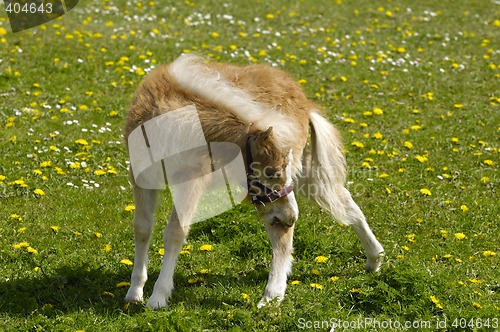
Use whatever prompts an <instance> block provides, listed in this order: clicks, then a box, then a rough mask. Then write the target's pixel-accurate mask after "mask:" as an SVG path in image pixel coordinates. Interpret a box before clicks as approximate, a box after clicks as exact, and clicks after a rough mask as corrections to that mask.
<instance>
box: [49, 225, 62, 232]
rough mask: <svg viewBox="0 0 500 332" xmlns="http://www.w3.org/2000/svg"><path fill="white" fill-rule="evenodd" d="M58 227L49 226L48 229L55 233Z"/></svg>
mask: <svg viewBox="0 0 500 332" xmlns="http://www.w3.org/2000/svg"><path fill="white" fill-rule="evenodd" d="M59 228H60V227H59V226H50V229H51V230H53V231H54V232H57V231H58V230H59Z"/></svg>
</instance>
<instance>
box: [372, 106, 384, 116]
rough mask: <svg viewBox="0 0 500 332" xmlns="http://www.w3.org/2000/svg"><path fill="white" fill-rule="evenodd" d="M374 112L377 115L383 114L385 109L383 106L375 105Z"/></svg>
mask: <svg viewBox="0 0 500 332" xmlns="http://www.w3.org/2000/svg"><path fill="white" fill-rule="evenodd" d="M373 114H375V115H382V114H384V111H383V110H382V109H381V108H378V107H375V108H374V109H373Z"/></svg>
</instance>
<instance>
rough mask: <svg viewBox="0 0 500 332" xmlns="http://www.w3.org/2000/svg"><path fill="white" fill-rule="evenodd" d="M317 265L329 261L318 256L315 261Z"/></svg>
mask: <svg viewBox="0 0 500 332" xmlns="http://www.w3.org/2000/svg"><path fill="white" fill-rule="evenodd" d="M314 261H315V262H316V263H326V262H327V261H328V257H325V256H318V257H316V258H315V259H314Z"/></svg>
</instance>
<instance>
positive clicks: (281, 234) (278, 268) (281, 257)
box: [257, 222, 294, 308]
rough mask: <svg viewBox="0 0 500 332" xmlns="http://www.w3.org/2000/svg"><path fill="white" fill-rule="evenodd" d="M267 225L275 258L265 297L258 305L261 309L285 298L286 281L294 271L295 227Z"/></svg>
mask: <svg viewBox="0 0 500 332" xmlns="http://www.w3.org/2000/svg"><path fill="white" fill-rule="evenodd" d="M265 224H266V231H267V235H268V236H269V240H270V241H271V245H272V248H273V258H272V261H271V267H270V269H269V279H268V281H267V286H266V290H265V292H264V296H263V297H262V299H261V300H260V302H259V304H258V305H257V306H258V307H259V308H262V307H263V306H265V305H266V304H267V303H268V302H270V301H272V300H274V299H276V300H277V302H278V304H279V303H280V302H281V301H282V300H283V298H284V297H285V290H286V281H287V277H288V275H289V274H290V273H291V271H292V260H293V258H292V252H293V229H294V226H293V225H292V226H291V227H286V226H283V225H281V224H279V223H277V224H274V225H270V224H269V223H267V222H266V223H265Z"/></svg>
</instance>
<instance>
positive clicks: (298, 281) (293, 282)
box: [291, 280, 300, 285]
mask: <svg viewBox="0 0 500 332" xmlns="http://www.w3.org/2000/svg"><path fill="white" fill-rule="evenodd" d="M291 284H292V285H298V284H300V280H293V281H292V282H291Z"/></svg>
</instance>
